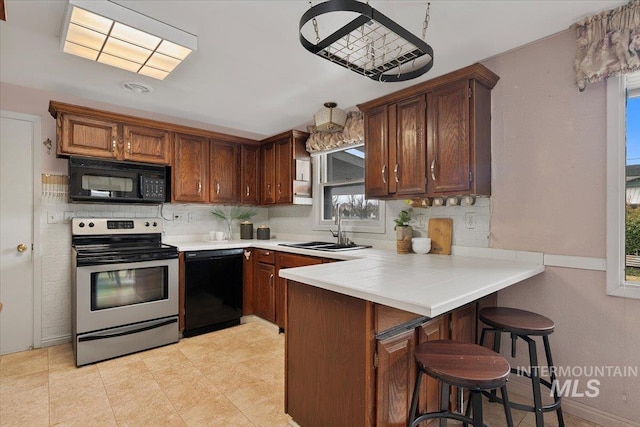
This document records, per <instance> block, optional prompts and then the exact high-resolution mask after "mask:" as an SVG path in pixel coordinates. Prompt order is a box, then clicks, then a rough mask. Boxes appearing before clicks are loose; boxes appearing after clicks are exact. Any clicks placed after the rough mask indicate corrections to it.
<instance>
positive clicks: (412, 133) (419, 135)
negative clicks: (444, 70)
mask: <svg viewBox="0 0 640 427" xmlns="http://www.w3.org/2000/svg"><path fill="white" fill-rule="evenodd" d="M395 114H396V117H395V122H396V126H395V127H396V140H395V165H394V168H393V181H394V182H395V187H396V188H395V192H396V194H399V195H411V194H420V193H424V192H426V174H425V169H426V165H425V163H426V162H425V156H426V138H425V97H424V96H422V95H419V96H416V97H413V98H410V99H408V100H406V101H402V102H399V103H398V104H397V105H395Z"/></svg>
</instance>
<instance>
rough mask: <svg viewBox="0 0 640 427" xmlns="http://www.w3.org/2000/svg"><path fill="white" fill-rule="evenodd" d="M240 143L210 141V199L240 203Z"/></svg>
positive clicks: (213, 201)
mask: <svg viewBox="0 0 640 427" xmlns="http://www.w3.org/2000/svg"><path fill="white" fill-rule="evenodd" d="M240 174H241V172H240V145H238V144H236V143H234V142H219V141H213V140H212V141H210V142H209V201H210V202H211V203H238V201H239V200H240V194H239V193H240Z"/></svg>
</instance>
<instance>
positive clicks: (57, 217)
mask: <svg viewBox="0 0 640 427" xmlns="http://www.w3.org/2000/svg"><path fill="white" fill-rule="evenodd" d="M61 222H62V213H60V212H47V224H60V223H61Z"/></svg>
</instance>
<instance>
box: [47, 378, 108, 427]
mask: <svg viewBox="0 0 640 427" xmlns="http://www.w3.org/2000/svg"><path fill="white" fill-rule="evenodd" d="M49 405H50V411H49V416H50V421H51V423H52V424H56V423H62V422H67V423H75V424H82V423H84V425H91V424H90V422H91V421H93V420H96V419H103V420H112V421H115V418H114V416H113V411H112V410H111V404H110V403H109V399H108V398H107V394H106V392H105V390H104V388H103V387H93V388H83V389H71V390H66V391H64V392H62V391H61V392H59V393H52V394H51V396H50V402H49Z"/></svg>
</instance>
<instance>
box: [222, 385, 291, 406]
mask: <svg viewBox="0 0 640 427" xmlns="http://www.w3.org/2000/svg"><path fill="white" fill-rule="evenodd" d="M274 392H278V393H279V392H280V391H279V390H277V389H274V387H273V385H272V384H269V383H267V382H266V381H263V380H255V381H250V382H238V383H237V384H235V386H231V387H227V388H226V389H225V390H223V393H224V395H225V396H227V397H228V398H229V400H231V402H232V403H233V404H234V405H236V406H237V407H238V409H240V410H241V411H244V410H245V409H247V408H249V407H251V406H259V405H265V404H266V403H267V402H269V401H270V400H272V399H273V394H274Z"/></svg>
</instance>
